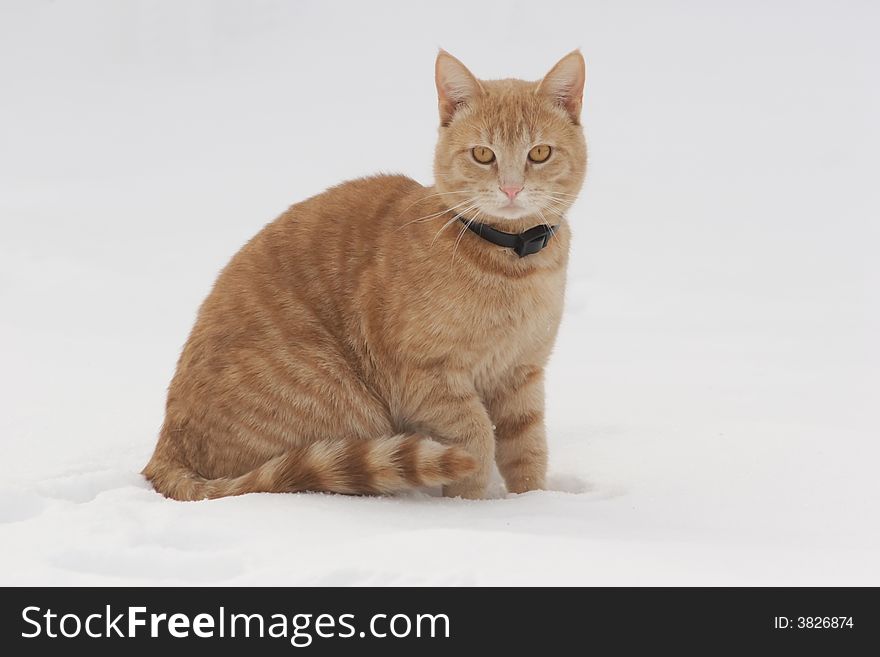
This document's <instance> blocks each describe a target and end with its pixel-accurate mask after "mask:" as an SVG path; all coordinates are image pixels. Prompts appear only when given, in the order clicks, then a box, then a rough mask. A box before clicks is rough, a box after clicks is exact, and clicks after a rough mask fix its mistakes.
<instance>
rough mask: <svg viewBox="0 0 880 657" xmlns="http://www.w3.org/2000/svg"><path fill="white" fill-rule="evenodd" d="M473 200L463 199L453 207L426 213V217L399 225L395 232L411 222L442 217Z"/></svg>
mask: <svg viewBox="0 0 880 657" xmlns="http://www.w3.org/2000/svg"><path fill="white" fill-rule="evenodd" d="M473 201H474V199H473V198H469V199H465V200H464V201H462V202H461V203H456V204H455V205H453V206H451V207H448V208H445V209H443V210H440V211H439V212H434V213H432V214H428V215H425V216H424V217H419V218H418V219H413V220H411V221H407V222H406V223H405V224H402V225H400V226H398V227H397V228H396V229H395V230H394V232H397V231H398V230H400V229H401V228H406V227H407V226H409V225H410V224H414V223H421V222H423V221H430V220H431V219H436V218H438V217H441V216H442V215H444V214H446V213H447V212H451V211H453V210H455V209H456V208H459V207H461V206H462V205H465V204H468V203H472V202H473Z"/></svg>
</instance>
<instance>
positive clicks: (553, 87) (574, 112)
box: [535, 50, 587, 125]
mask: <svg viewBox="0 0 880 657" xmlns="http://www.w3.org/2000/svg"><path fill="white" fill-rule="evenodd" d="M586 77H587V66H586V64H584V56H583V55H581V51H580V50H573V51H571V52H570V53H568V54H567V55H566V56H565V57H563V58H562V59H560V60H559V61H558V62H557V63H556V66H554V67H553V68H551V69H550V72H549V73H548V74H547V75H545V76H544V79H543V80H541V82H539V83H538V88H537V89H536V90H535V93H537V94H543V95H545V96H550V97H551V98H552V99H553V100H554V101H556V102H557V103H559V105H561V106H562V107H564V108H565V111H566V112H568V115H569V116H570V117H571V120H572V121H574V123H575V125H580V122H581V104H582V103H583V98H584V81H585V80H586Z"/></svg>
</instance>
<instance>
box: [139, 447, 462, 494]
mask: <svg viewBox="0 0 880 657" xmlns="http://www.w3.org/2000/svg"><path fill="white" fill-rule="evenodd" d="M475 469H476V463H475V461H474V459H473V458H472V457H471V456H470V455H469V454H468V453H467V452H465V451H464V450H462V449H461V448H459V447H449V446H445V445H441V444H440V443H438V442H435V441H433V440H431V439H429V438H425V437H424V436H419V435H414V434H410V435H397V436H392V437H389V438H380V439H376V440H345V441H343V440H340V441H322V442H315V443H312V444H310V445H306V446H304V447H299V448H296V449H292V450H290V451H289V452H287V453H285V454H282V455H281V456H276V457H275V458H273V459H270V460H269V461H266V462H265V463H263V464H262V465H260V466H257V467H256V468H255V469H253V470H251V471H250V472H246V473H245V474H242V475H239V476H238V477H219V478H216V479H206V478H204V477H201V476H198V475H196V474H195V473H193V472H192V471H190V470H188V469H187V468H184V467H181V466H174V465H173V464H170V465H166V464H162V463H151V464H150V465H149V466H148V467H147V469H146V471H145V473H144V474H145V475H146V476H147V477H148V478H149V479H151V480H152V481H153V484H154V485H155V486H156V487H157V488H158V489H160V490H162V491H163V492H164V493H165V494H166V495H167V496H169V497H173V498H174V499H178V500H187V501H190V500H203V499H214V498H217V497H227V496H232V495H243V494H245V493H298V492H302V491H325V492H328V493H344V494H348V495H369V494H383V493H394V492H397V491H402V490H406V489H408V488H414V487H419V486H439V485H442V484H449V483H452V482H453V481H456V480H457V479H460V478H462V477H464V476H465V475H468V474H470V473H471V472H472V471H473V470H475Z"/></svg>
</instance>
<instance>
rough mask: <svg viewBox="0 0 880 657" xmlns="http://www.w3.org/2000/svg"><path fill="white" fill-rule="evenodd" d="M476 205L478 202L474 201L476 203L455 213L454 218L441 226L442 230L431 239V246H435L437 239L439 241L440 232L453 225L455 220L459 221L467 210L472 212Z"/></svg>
mask: <svg viewBox="0 0 880 657" xmlns="http://www.w3.org/2000/svg"><path fill="white" fill-rule="evenodd" d="M475 207H477V204H476V203H474V204H472V205H470V206H468V207H466V208H465V209H464V210H462V211H461V212H456V213H455V216H453V217H452V219H450V220H449V221H447V222H446V223H445V224H443V226H441V227H440V230H438V231H437V234H436V235H434V239H432V240H431V246H434V242H436V241H437V238H438V237H440V233H442V232H443V231H444V230H446V229H447V228H448V227H449V226H451V225H452V224H453V223H454V222H455V221H457V220H458V218H459V217H460V216H461V215H463V214H464V213H465V212H470V211H471V210H473V209H474V208H475Z"/></svg>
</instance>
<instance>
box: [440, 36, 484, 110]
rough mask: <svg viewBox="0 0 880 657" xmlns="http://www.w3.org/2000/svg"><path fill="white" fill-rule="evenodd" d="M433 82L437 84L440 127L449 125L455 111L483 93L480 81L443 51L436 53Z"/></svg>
mask: <svg viewBox="0 0 880 657" xmlns="http://www.w3.org/2000/svg"><path fill="white" fill-rule="evenodd" d="M434 81H435V82H436V83H437V104H438V106H439V108H440V125H443V126H446V125H449V122H450V121H451V120H452V115H453V114H455V110H457V109H458V108H459V106H461V105H465V104H467V103H468V101H470V100H472V99H473V98H475V97H477V96H479V95H480V94H482V93H483V87H482V85H481V84H480V81H479V80H477V78H475V77H474V74H473V73H471V72H470V71H469V70H468V68H467V66H465V65H464V64H462V63H461V62H460V61H458V60H457V59H456V58H455V57H453V56H452V55H450V54H449V53H448V52H446V51H445V50H441V51H440V52H439V53H437V63H436V65H435V66H434Z"/></svg>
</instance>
